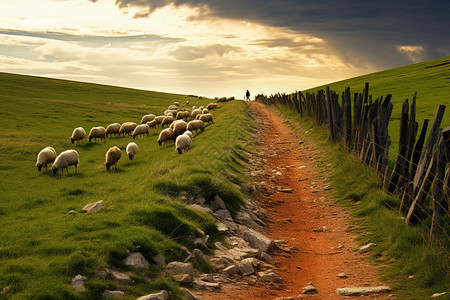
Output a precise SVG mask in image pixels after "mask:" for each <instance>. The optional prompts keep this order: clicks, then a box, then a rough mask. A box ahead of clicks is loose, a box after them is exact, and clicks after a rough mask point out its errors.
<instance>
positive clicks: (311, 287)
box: [302, 283, 318, 295]
mask: <svg viewBox="0 0 450 300" xmlns="http://www.w3.org/2000/svg"><path fill="white" fill-rule="evenodd" d="M302 292H303V294H308V295H310V294H317V293H318V292H317V289H316V287H315V286H314V285H312V283H309V284H308V285H307V286H305V287H304V288H303V289H302Z"/></svg>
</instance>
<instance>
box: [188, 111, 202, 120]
mask: <svg viewBox="0 0 450 300" xmlns="http://www.w3.org/2000/svg"><path fill="white" fill-rule="evenodd" d="M201 113H202V110H201V109H200V108H196V109H194V110H192V113H191V119H193V120H195V118H196V117H197V115H199V114H201Z"/></svg>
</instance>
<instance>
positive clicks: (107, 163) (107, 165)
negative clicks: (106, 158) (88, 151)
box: [105, 162, 111, 171]
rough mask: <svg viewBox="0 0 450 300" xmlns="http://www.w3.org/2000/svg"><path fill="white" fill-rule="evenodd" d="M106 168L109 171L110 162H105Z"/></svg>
mask: <svg viewBox="0 0 450 300" xmlns="http://www.w3.org/2000/svg"><path fill="white" fill-rule="evenodd" d="M105 166H106V170H107V171H109V168H110V167H111V164H110V163H109V162H105Z"/></svg>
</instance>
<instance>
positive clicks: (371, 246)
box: [359, 243, 377, 254]
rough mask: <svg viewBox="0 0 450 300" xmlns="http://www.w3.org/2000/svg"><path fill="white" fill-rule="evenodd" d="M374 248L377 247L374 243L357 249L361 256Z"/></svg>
mask: <svg viewBox="0 0 450 300" xmlns="http://www.w3.org/2000/svg"><path fill="white" fill-rule="evenodd" d="M376 246H377V244H375V243H369V244H367V245H364V246H361V248H359V253H361V254H363V253H366V252H369V251H371V250H372V249H373V248H375V247H376Z"/></svg>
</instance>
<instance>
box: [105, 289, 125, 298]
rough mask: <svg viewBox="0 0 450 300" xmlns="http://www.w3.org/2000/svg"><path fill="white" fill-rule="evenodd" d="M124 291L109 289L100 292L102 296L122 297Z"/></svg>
mask: <svg viewBox="0 0 450 300" xmlns="http://www.w3.org/2000/svg"><path fill="white" fill-rule="evenodd" d="M124 296H125V293H124V292H122V291H110V290H105V291H104V292H103V294H102V297H103V298H120V297H124Z"/></svg>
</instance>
